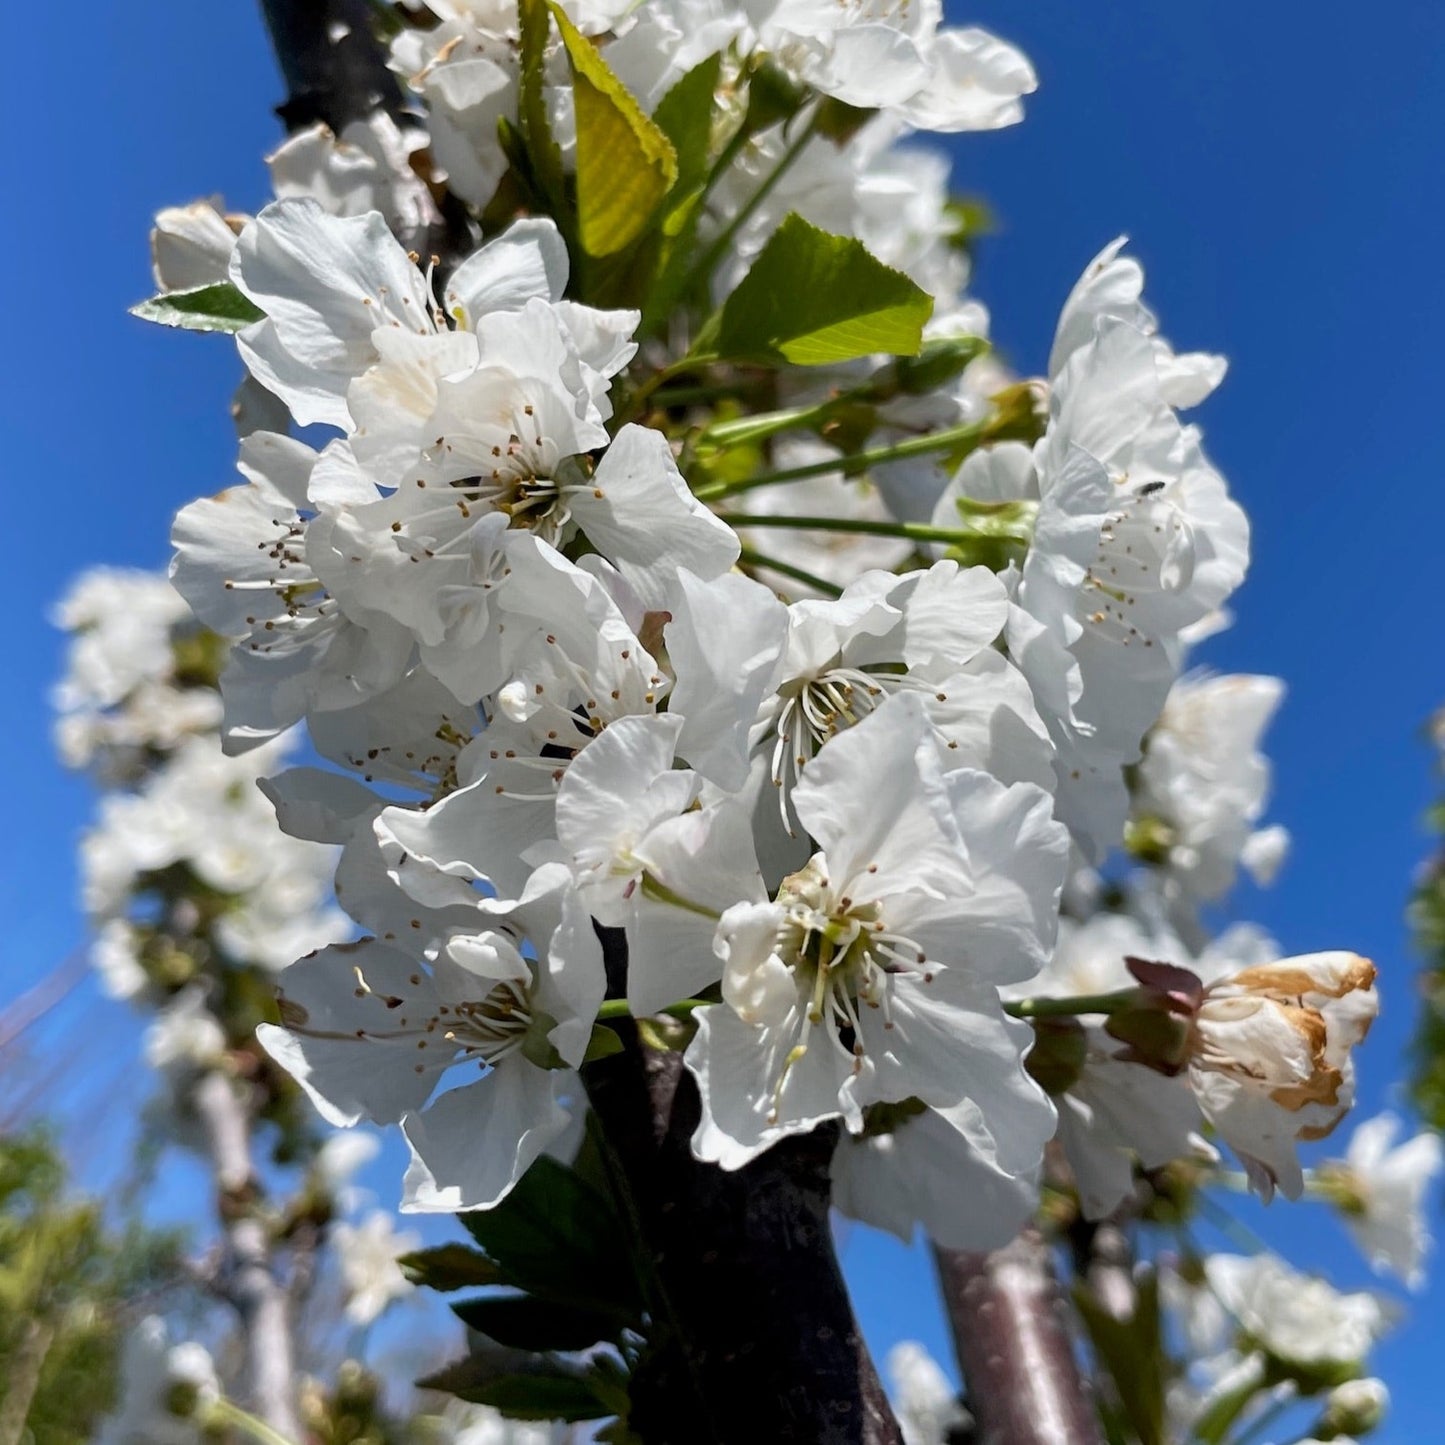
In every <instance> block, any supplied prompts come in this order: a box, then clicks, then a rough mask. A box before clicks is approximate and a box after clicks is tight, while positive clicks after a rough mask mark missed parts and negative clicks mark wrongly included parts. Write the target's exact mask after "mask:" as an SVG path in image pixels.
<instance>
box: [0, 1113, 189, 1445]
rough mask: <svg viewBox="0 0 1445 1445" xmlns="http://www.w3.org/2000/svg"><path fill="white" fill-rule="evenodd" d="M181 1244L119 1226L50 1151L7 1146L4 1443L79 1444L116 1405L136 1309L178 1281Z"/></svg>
mask: <svg viewBox="0 0 1445 1445" xmlns="http://www.w3.org/2000/svg"><path fill="white" fill-rule="evenodd" d="M179 1243H180V1241H179V1239H178V1237H177V1236H176V1235H174V1234H170V1233H158V1232H155V1231H152V1230H148V1229H145V1228H142V1227H141V1226H140V1225H138V1224H132V1225H128V1226H127V1227H125V1228H123V1229H121V1230H115V1229H113V1228H112V1227H111V1226H110V1225H109V1224H108V1223H107V1221H106V1219H105V1217H104V1211H103V1209H102V1206H101V1204H100V1203H99V1201H96V1200H87V1199H84V1198H81V1197H79V1196H77V1195H75V1194H73V1193H72V1192H71V1191H70V1190H69V1188H68V1187H67V1181H66V1172H65V1168H64V1165H63V1164H62V1163H61V1161H60V1157H59V1154H58V1152H57V1150H56V1147H55V1145H54V1143H53V1142H52V1141H51V1139H50V1138H49V1137H48V1136H47V1135H46V1134H45V1133H44V1131H42V1130H38V1129H32V1130H29V1131H27V1132H26V1133H24V1134H19V1135H15V1136H12V1137H10V1138H6V1139H0V1441H3V1442H4V1445H22V1442H24V1445H31V1442H33V1445H71V1442H76V1445H80V1442H83V1441H87V1440H89V1439H91V1438H92V1433H93V1429H94V1426H95V1423H96V1421H97V1419H98V1418H99V1417H100V1416H101V1415H102V1414H103V1413H104V1412H105V1411H106V1410H108V1409H110V1408H111V1407H112V1406H113V1404H114V1403H115V1396H116V1389H117V1383H118V1381H117V1374H118V1368H119V1357H120V1347H121V1342H122V1339H123V1338H124V1334H125V1330H126V1326H127V1321H128V1319H129V1318H130V1315H131V1312H132V1311H133V1310H134V1309H136V1308H138V1307H139V1306H140V1305H141V1304H142V1302H150V1301H153V1300H154V1298H155V1297H156V1295H157V1294H158V1293H159V1292H160V1291H162V1290H163V1289H164V1288H165V1286H166V1282H167V1281H168V1280H174V1279H175V1278H176V1277H177V1272H178V1259H179Z"/></svg>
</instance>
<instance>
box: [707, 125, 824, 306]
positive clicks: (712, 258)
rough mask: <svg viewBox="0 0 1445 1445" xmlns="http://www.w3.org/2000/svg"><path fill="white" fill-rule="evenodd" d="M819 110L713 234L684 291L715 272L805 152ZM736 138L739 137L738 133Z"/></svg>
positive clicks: (719, 172)
mask: <svg viewBox="0 0 1445 1445" xmlns="http://www.w3.org/2000/svg"><path fill="white" fill-rule="evenodd" d="M818 114H819V107H818V106H816V105H815V106H814V107H813V112H812V114H811V115H809V117H808V119H807V120H806V121H805V122H804V123H803V124H802V125H801V126H799V127H798V134H797V136H796V138H795V139H794V140H793V142H792V144H791V145H789V146H788V148H787V150H785V151H784V152H783V153H782V155H781V156H779V157H778V163H777V165H775V166H774V167H773V169H772V170H771V171H769V172H768V174H767V175H766V176H764V177H763V179H762V182H761V183H760V184H759V186H758V188H757V190H755V191H754V192H753V193H752V195H751V196H749V197H748V199H747V200H746V201H744V202H743V204H742V205H741V206H740V207H739V208H738V211H737V213H736V214H735V215H734V216H733V217H732V219H731V220H730V221H729V222H728V223H727V225H726V226H724V227H723V229H722V230H721V231H720V232H719V233H718V235H717V236H715V237H714V238H713V242H712V244H711V245H710V246H709V247H708V248H707V250H706V251H704V252H703V254H702V258H701V259H700V260H699V261H697V262H696V263H695V264H694V265H693V267H692V269H691V270H689V271H688V273H687V277H686V279H685V280H684V281H683V284H682V288H681V294H682V295H684V296H686V295H687V294H688V293H689V292H690V291H691V290H692V289H693V288H694V287H695V286H698V285H699V284H701V283H702V282H704V281H706V280H707V279H708V278H709V277H710V276H711V275H712V273H713V271H714V270H715V269H716V267H717V263H718V262H719V261H720V260H722V258H723V256H724V255H726V254H727V251H728V248H729V247H730V246H731V245H732V243H733V241H734V240H735V239H736V238H737V234H738V232H739V231H741V230H742V228H743V227H744V226H745V225H747V223H748V222H749V221H750V220H751V219H752V218H753V216H754V215H755V214H756V213H757V210H758V207H759V206H761V205H762V204H763V202H764V201H765V200H767V198H768V197H769V196H770V195H771V194H772V193H773V190H774V188H775V187H776V186H777V184H778V182H779V181H781V180H782V179H783V177H784V176H785V175H787V173H788V171H789V170H790V169H791V168H792V165H793V162H794V161H796V160H797V159H798V157H799V156H800V155H802V153H803V148H804V147H805V146H806V145H807V144H808V142H809V141H810V140H812V139H813V134H814V132H815V131H816V130H817V127H818ZM744 129H746V127H744ZM734 139H736V137H734ZM729 144H730V145H731V142H729ZM738 149H739V150H741V149H742V147H741V146H740V147H739V148H738ZM723 154H724V155H726V154H727V152H726V151H724V152H723ZM735 155H736V153H734V156H735ZM730 159H732V158H730ZM717 174H719V175H721V174H722V171H721V167H719V168H718V171H717Z"/></svg>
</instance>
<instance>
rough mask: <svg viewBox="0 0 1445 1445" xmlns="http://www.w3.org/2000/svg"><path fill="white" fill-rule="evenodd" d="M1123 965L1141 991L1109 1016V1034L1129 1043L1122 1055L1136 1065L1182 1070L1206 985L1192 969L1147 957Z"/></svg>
mask: <svg viewBox="0 0 1445 1445" xmlns="http://www.w3.org/2000/svg"><path fill="white" fill-rule="evenodd" d="M1124 962H1125V964H1126V965H1127V967H1128V969H1129V972H1130V973H1131V974H1133V975H1134V977H1135V978H1136V979H1138V980H1139V987H1138V988H1137V989H1136V990H1135V991H1134V997H1133V999H1131V1000H1130V1001H1129V1002H1127V1003H1126V1004H1124V1006H1123V1007H1122V1008H1120V1009H1117V1010H1116V1011H1115V1012H1114V1013H1112V1014H1110V1015H1109V1020H1108V1022H1107V1023H1106V1024H1105V1025H1104V1029H1105V1032H1106V1033H1108V1035H1109V1036H1110V1038H1115V1039H1118V1040H1119V1042H1120V1043H1124V1044H1128V1045H1129V1047H1128V1049H1127V1050H1126V1051H1125V1053H1124V1054H1123V1055H1122V1056H1121V1057H1123V1058H1125V1059H1127V1060H1129V1061H1130V1062H1131V1063H1136V1064H1145V1065H1147V1066H1148V1067H1149V1068H1151V1069H1157V1070H1158V1071H1159V1072H1160V1073H1161V1074H1169V1075H1171V1076H1172V1075H1174V1074H1178V1073H1180V1072H1182V1071H1183V1069H1184V1067H1185V1065H1186V1063H1187V1062H1188V1059H1189V1051H1190V1046H1191V1043H1192V1042H1193V1038H1194V1018H1195V1015H1196V1013H1197V1012H1198V1010H1199V1005H1200V1002H1201V1000H1202V999H1203V997H1204V985H1203V984H1201V983H1200V981H1199V979H1198V977H1197V976H1196V975H1195V974H1192V973H1190V971H1189V970H1188V969H1187V968H1178V967H1176V966H1175V965H1174V964H1171V963H1151V962H1149V961H1148V960H1147V959H1143V958H1127V959H1125V960H1124Z"/></svg>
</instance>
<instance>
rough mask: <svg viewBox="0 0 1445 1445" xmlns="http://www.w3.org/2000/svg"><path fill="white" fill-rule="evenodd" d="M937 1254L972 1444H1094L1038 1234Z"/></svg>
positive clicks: (1092, 1420) (1092, 1416)
mask: <svg viewBox="0 0 1445 1445" xmlns="http://www.w3.org/2000/svg"><path fill="white" fill-rule="evenodd" d="M933 1253H934V1260H935V1262H936V1264H937V1266H938V1276H939V1281H940V1283H941V1285H942V1289H943V1299H944V1305H945V1308H946V1310H947V1313H948V1319H949V1324H950V1326H951V1328H952V1331H953V1344H954V1349H955V1351H956V1352H957V1355H958V1365H959V1369H960V1370H961V1371H962V1372H963V1378H964V1383H965V1386H966V1388H967V1396H968V1406H969V1409H970V1411H971V1412H972V1413H973V1415H974V1417H975V1419H976V1420H977V1422H978V1428H977V1434H976V1437H975V1438H976V1440H977V1442H978V1445H1100V1442H1101V1439H1102V1437H1101V1435H1100V1433H1099V1421H1098V1416H1097V1415H1096V1413H1095V1411H1094V1406H1093V1402H1092V1401H1091V1400H1090V1398H1089V1394H1088V1391H1087V1389H1086V1387H1085V1385H1084V1381H1083V1378H1082V1377H1081V1375H1080V1373H1079V1366H1078V1361H1077V1360H1076V1359H1075V1356H1074V1345H1073V1340H1072V1339H1071V1338H1070V1335H1069V1330H1068V1326H1067V1324H1066V1323H1065V1320H1066V1317H1067V1309H1068V1306H1067V1303H1066V1301H1065V1300H1064V1298H1063V1295H1062V1293H1061V1292H1060V1290H1059V1284H1058V1280H1057V1279H1056V1278H1055V1275H1054V1270H1053V1262H1052V1260H1051V1259H1050V1257H1049V1249H1048V1245H1047V1244H1045V1243H1044V1240H1043V1237H1042V1236H1041V1235H1040V1234H1039V1232H1038V1231H1037V1230H1036V1229H1034V1228H1032V1227H1030V1228H1028V1229H1025V1230H1024V1231H1023V1233H1022V1234H1020V1235H1019V1236H1018V1238H1016V1239H1015V1240H1013V1241H1012V1242H1011V1243H1009V1244H1007V1245H1005V1246H1004V1247H1003V1248H1002V1249H996V1250H994V1251H992V1252H991V1253H988V1254H973V1253H968V1252H965V1251H963V1250H951V1249H940V1248H937V1247H935V1248H934V1251H933Z"/></svg>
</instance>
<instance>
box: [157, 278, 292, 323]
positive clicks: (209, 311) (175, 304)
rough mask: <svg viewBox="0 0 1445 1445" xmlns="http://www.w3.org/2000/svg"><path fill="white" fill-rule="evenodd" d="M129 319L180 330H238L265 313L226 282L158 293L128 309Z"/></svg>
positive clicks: (257, 319) (260, 317)
mask: <svg viewBox="0 0 1445 1445" xmlns="http://www.w3.org/2000/svg"><path fill="white" fill-rule="evenodd" d="M130 314H131V315H132V316H139V317H140V319H141V320H142V321H155V322H157V323H159V324H160V325H161V326H178V327H180V328H181V330H183V331H240V330H241V328H242V327H244V326H249V325H250V324H251V323H252V322H253V321H260V320H261V319H262V318H263V317H264V315H265V313H264V312H263V311H262V310H261V309H260V307H258V306H257V305H255V303H254V302H252V301H251V299H250V298H249V297H248V296H244V295H242V294H241V292H240V291H238V290H237V289H236V287H235V286H233V285H232V284H231V283H230V282H229V281H217V282H215V283H214V284H213V285H210V286H196V287H194V288H192V289H191V290H189V291H162V292H161V294H160V295H159V296H152V297H151V299H150V300H149V301H142V302H141V303H140V304H139V305H138V306H132V307H131V308H130Z"/></svg>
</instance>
